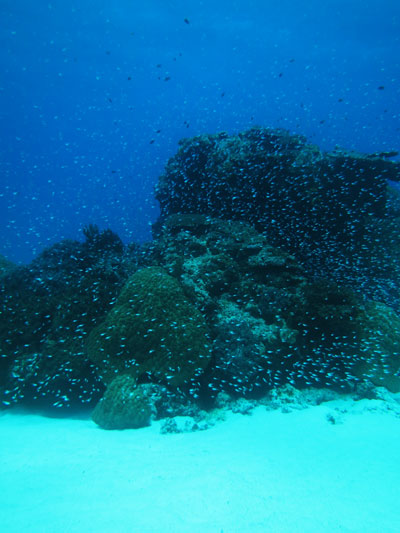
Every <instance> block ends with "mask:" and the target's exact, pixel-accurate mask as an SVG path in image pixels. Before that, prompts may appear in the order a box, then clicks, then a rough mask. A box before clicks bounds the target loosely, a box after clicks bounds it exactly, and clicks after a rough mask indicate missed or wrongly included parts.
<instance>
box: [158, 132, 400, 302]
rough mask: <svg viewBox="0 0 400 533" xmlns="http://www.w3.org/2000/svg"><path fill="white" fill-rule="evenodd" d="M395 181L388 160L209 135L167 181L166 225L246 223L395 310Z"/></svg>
mask: <svg viewBox="0 0 400 533" xmlns="http://www.w3.org/2000/svg"><path fill="white" fill-rule="evenodd" d="M389 155H391V154H389ZM388 180H392V181H397V182H398V181H399V180H400V163H397V162H393V161H390V160H388V159H387V155H386V154H372V155H365V154H358V153H354V152H346V151H344V150H336V151H334V152H330V153H322V152H321V151H320V150H319V149H318V148H317V147H316V146H314V145H310V144H307V142H306V140H305V139H304V138H303V137H300V136H298V135H290V134H289V133H288V132H287V131H284V130H276V129H267V128H252V129H250V130H248V131H245V132H242V133H239V134H238V135H231V136H229V135H228V134H226V133H219V134H216V135H201V136H198V137H194V138H192V139H183V140H182V141H181V143H180V147H179V150H178V152H177V153H176V155H175V156H174V157H173V158H171V159H170V160H169V162H168V164H167V166H166V169H165V172H164V174H163V175H162V176H161V177H160V180H159V182H158V185H157V189H156V196H157V199H158V200H159V202H160V206H161V218H160V220H159V222H158V224H157V226H159V225H160V224H162V223H163V221H164V220H165V219H166V217H167V216H169V215H172V214H188V213H192V214H195V215H198V214H205V215H209V216H212V217H216V218H223V219H229V220H243V221H246V222H248V223H250V224H251V225H253V226H254V227H255V228H256V229H258V230H259V231H262V232H265V234H266V235H267V236H268V242H269V244H270V245H273V246H275V247H280V248H282V249H284V250H286V251H287V252H289V253H290V254H293V255H294V256H295V257H296V259H297V260H298V261H299V262H300V263H301V264H302V265H304V266H305V267H306V268H307V270H308V271H310V272H313V273H318V274H319V275H321V276H324V277H327V278H329V279H330V280H334V281H338V282H347V283H349V284H351V285H352V286H353V287H357V288H359V289H360V290H362V291H363V292H364V293H368V296H369V297H370V298H372V299H378V300H381V301H385V302H386V303H388V304H391V301H390V299H393V296H395V298H396V299H397V301H398V299H399V292H398V285H397V286H396V287H394V285H393V284H392V283H391V282H390V280H393V279H394V277H395V278H396V279H397V281H398V280H399V279H400V271H399V266H398V265H399V259H400V257H399V254H400V252H399V250H400V237H399V232H398V231H397V228H398V224H399V213H398V209H396V208H394V206H396V205H397V206H398V204H399V192H398V189H397V188H393V187H391V186H390V182H389V181H388ZM157 226H156V231H157ZM389 244H390V246H389ZM388 274H389V276H388ZM393 291H394V292H395V295H393V294H392V292H393Z"/></svg>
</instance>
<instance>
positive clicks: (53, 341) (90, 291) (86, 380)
mask: <svg viewBox="0 0 400 533" xmlns="http://www.w3.org/2000/svg"><path fill="white" fill-rule="evenodd" d="M103 233H104V232H99V231H97V233H96V231H95V234H96V235H97V236H98V238H97V240H96V246H94V244H93V239H92V240H90V241H86V242H83V243H80V242H77V241H63V242H61V243H59V244H55V245H54V246H52V247H50V248H48V249H46V250H44V251H43V252H42V253H41V254H40V255H39V256H38V257H37V258H36V259H35V260H34V261H32V263H31V264H30V265H27V266H18V267H16V268H14V269H12V270H11V271H10V272H8V273H7V274H5V275H4V276H3V277H2V278H1V279H0V313H1V321H0V350H1V355H2V357H1V358H0V386H2V389H3V393H2V395H1V396H2V399H3V402H4V403H6V404H10V403H11V404H12V403H15V402H21V401H26V402H29V403H39V404H41V405H44V406H56V407H59V406H68V405H71V404H82V403H85V402H91V401H95V400H96V399H98V398H99V396H100V395H101V393H102V391H103V385H102V384H101V382H100V381H99V380H98V378H97V377H96V374H95V372H94V369H93V365H92V364H91V363H90V361H89V360H88V358H87V355H86V337H87V335H88V333H89V331H90V330H91V329H93V327H94V326H95V325H96V324H97V322H98V321H99V320H100V319H101V318H103V317H104V315H105V314H106V313H107V311H108V310H109V308H110V306H111V304H112V303H113V302H114V300H115V297H116V296H117V294H118V293H119V291H120V289H121V287H122V285H123V283H124V281H125V280H126V279H127V277H128V275H129V273H130V272H132V270H133V269H134V268H136V267H135V259H134V257H132V256H131V255H127V254H125V253H124V252H123V250H122V249H121V248H120V247H115V246H113V247H111V248H110V246H109V233H108V232H106V233H105V234H106V236H107V237H108V239H105V241H106V242H104V239H103V238H102V237H101V235H102V234H103ZM99 235H100V237H99ZM115 240H116V239H115V238H114V242H115ZM104 244H105V246H104Z"/></svg>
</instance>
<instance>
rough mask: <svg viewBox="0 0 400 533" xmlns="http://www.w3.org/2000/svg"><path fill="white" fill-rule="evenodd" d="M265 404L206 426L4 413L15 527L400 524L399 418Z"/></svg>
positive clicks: (34, 531) (2, 434) (6, 505)
mask: <svg viewBox="0 0 400 533" xmlns="http://www.w3.org/2000/svg"><path fill="white" fill-rule="evenodd" d="M331 410H332V409H331V407H329V406H327V405H324V406H319V407H312V408H308V409H306V410H303V411H294V412H291V413H288V414H282V413H281V412H278V411H274V412H269V411H266V410H265V408H264V407H258V408H257V409H255V411H254V412H253V415H252V416H246V415H240V414H237V415H234V414H231V413H230V414H229V415H228V417H227V420H226V421H225V422H220V423H219V424H217V425H216V426H214V427H213V428H211V429H209V430H207V431H200V432H195V433H182V434H175V435H162V434H160V433H159V427H160V423H153V425H152V426H151V427H149V428H145V429H140V430H126V431H104V430H101V429H99V428H97V427H96V426H95V424H94V423H93V422H91V421H90V420H77V419H74V420H71V419H54V418H53V419H51V418H45V417H41V416H37V415H25V414H15V413H11V412H7V413H4V414H3V415H1V416H0V446H1V456H0V457H1V460H0V491H1V503H0V520H1V531H4V532H7V533H25V532H29V533H39V532H43V533H53V532H54V533H64V532H71V533H72V532H74V533H75V532H79V533H81V532H82V533H83V532H85V533H86V532H93V533H94V532H96V533H103V532H123V533H124V532H138V533H139V532H140V533H150V532H151V533H153V532H160V533H161V532H162V533H172V532H174V533H180V532H185V533H197V532H199V533H200V532H201V533H209V532H210V533H211V532H212V533H221V532H223V533H239V532H251V533H258V532H260V533H261V532H262V533H267V532H269V533H275V532H287V533H289V532H290V533H292V532H302V533H313V532H318V533H322V532H360V533H361V532H362V533H391V532H393V533H399V532H400V418H396V417H395V416H394V415H393V414H390V413H381V412H376V413H374V412H362V413H353V414H347V415H345V417H344V419H343V423H341V424H336V425H332V424H330V423H329V422H328V421H327V419H326V415H327V413H328V412H329V411H331Z"/></svg>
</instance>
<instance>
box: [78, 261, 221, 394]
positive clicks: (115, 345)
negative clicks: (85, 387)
mask: <svg viewBox="0 0 400 533" xmlns="http://www.w3.org/2000/svg"><path fill="white" fill-rule="evenodd" d="M88 353H89V357H90V359H91V360H92V361H93V362H94V363H95V364H96V365H97V367H98V369H99V374H100V376H101V378H102V379H103V381H104V382H105V383H110V381H111V380H112V379H113V378H114V377H115V376H116V375H117V374H121V373H124V374H126V373H128V374H130V375H131V376H132V377H134V378H135V379H138V378H140V377H142V376H145V375H147V376H148V378H152V379H153V380H156V381H161V382H165V383H169V384H170V385H172V386H179V385H182V384H184V383H186V382H188V381H189V380H190V379H192V378H194V377H196V376H198V375H200V374H201V373H202V372H203V370H204V369H205V368H206V366H207V365H208V363H209V361H210V344H209V339H208V331H207V326H206V323H205V321H204V318H203V317H202V315H201V314H200V312H199V311H198V310H197V309H196V308H195V307H194V305H193V304H192V303H191V302H190V301H189V300H188V299H187V298H186V296H185V294H184V292H183V290H182V288H181V286H180V284H179V283H178V281H177V280H176V279H174V278H173V277H172V276H170V275H168V274H167V273H166V271H165V270H163V269H161V268H158V267H148V268H144V269H142V270H139V271H138V272H136V273H135V274H133V275H132V276H131V277H130V278H129V280H128V281H127V283H126V284H125V286H124V287H123V289H122V291H121V293H120V295H119V297H118V299H117V301H116V303H115V305H114V307H113V308H112V310H111V311H110V312H109V313H108V315H107V316H106V318H105V320H104V322H103V323H101V324H100V325H99V326H98V327H96V328H95V329H94V330H93V331H92V332H91V334H90V336H89V339H88Z"/></svg>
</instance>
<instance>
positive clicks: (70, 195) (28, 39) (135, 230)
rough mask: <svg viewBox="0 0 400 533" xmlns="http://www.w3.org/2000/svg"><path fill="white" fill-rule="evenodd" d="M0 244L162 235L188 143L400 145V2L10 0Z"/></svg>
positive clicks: (4, 11)
mask: <svg viewBox="0 0 400 533" xmlns="http://www.w3.org/2000/svg"><path fill="white" fill-rule="evenodd" d="M0 37H1V47H0V61H1V74H2V76H1V80H0V106H1V111H0V113H1V114H0V128H1V130H0V131H1V141H2V142H1V157H0V229H1V232H0V253H2V254H4V255H5V256H7V257H8V258H9V259H12V260H14V261H18V262H27V261H29V260H31V259H32V257H34V256H35V255H37V254H38V253H39V252H40V251H41V250H42V249H43V248H44V247H46V246H48V245H50V244H52V243H54V242H57V241H59V240H61V239H63V238H73V239H80V238H82V231H81V230H82V227H83V226H84V225H86V224H88V223H94V224H97V225H98V226H99V227H100V228H107V227H110V228H111V229H112V230H114V231H115V232H117V233H118V234H119V235H120V236H121V237H122V238H123V240H124V241H125V242H129V241H132V240H137V241H143V240H147V239H150V237H151V232H150V226H151V223H152V222H153V221H154V220H155V219H156V217H157V214H158V206H157V203H156V201H155V200H154V196H153V187H154V185H155V183H156V182H157V179H158V176H159V175H160V174H161V172H162V170H163V167H164V165H165V163H166V162H167V160H168V158H169V157H171V156H173V155H174V153H175V151H176V149H177V143H178V141H179V139H180V138H182V137H187V136H193V135H199V134H202V133H214V132H217V131H221V130H225V131H228V132H230V133H233V132H237V131H240V130H243V129H246V128H248V127H250V126H251V125H252V124H258V125H262V126H273V127H284V128H287V129H289V130H290V131H292V132H297V133H301V134H304V135H305V136H307V137H308V139H309V140H310V141H311V142H314V143H316V144H318V145H319V146H320V147H321V148H323V149H326V150H328V149H331V148H334V147H335V145H340V146H342V147H345V148H348V149H356V150H359V151H364V152H375V151H382V150H392V149H398V148H399V145H400V142H399V141H400V109H399V103H400V3H399V2H398V0H386V1H385V2H382V0H363V1H361V0H324V1H321V0H303V1H293V0H280V1H279V2H276V1H274V2H272V1H269V0H236V1H235V0H230V1H229V2H228V1H226V0H220V1H216V0H213V1H211V0H203V1H187V0H186V1H184V0H180V1H179V0H174V1H172V0H170V1H168V0H158V1H156V0H146V1H145V2H138V1H132V0H131V1H128V0H119V1H118V2H106V1H104V0H80V1H79V2H77V1H76V0H70V1H68V2H66V1H64V0H54V1H43V2H41V1H39V2H32V1H31V0H29V1H28V0H0Z"/></svg>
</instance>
